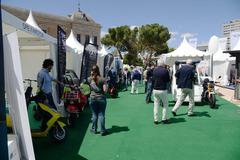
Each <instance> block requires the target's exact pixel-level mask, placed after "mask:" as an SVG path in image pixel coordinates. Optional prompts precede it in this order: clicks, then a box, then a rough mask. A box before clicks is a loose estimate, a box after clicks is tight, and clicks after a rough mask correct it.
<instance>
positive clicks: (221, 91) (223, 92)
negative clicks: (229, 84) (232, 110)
mask: <svg viewBox="0 0 240 160" xmlns="http://www.w3.org/2000/svg"><path fill="white" fill-rule="evenodd" d="M216 92H217V93H218V95H219V96H220V97H222V98H224V99H226V100H227V101H229V102H231V103H233V104H236V105H237V106H240V100H237V99H234V90H232V89H229V88H226V87H221V86H216Z"/></svg>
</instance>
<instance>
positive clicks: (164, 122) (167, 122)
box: [161, 119, 170, 124]
mask: <svg viewBox="0 0 240 160" xmlns="http://www.w3.org/2000/svg"><path fill="white" fill-rule="evenodd" d="M161 123H162V124H169V123H170V121H169V120H168V119H166V120H162V121H161Z"/></svg>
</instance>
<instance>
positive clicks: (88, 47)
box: [80, 43, 98, 82]
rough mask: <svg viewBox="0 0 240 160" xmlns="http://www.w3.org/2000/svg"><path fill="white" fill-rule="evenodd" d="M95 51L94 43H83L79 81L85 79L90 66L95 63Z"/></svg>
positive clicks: (89, 71)
mask: <svg viewBox="0 0 240 160" xmlns="http://www.w3.org/2000/svg"><path fill="white" fill-rule="evenodd" d="M97 51H98V47H97V45H94V44H92V43H87V44H85V46H84V51H83V58H82V69H81V74H80V75H81V76H80V81H81V82H82V81H84V80H87V78H88V77H89V76H90V73H91V69H92V67H93V66H94V65H96V64H97V56H98V53H97Z"/></svg>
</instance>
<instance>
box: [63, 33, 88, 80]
mask: <svg viewBox="0 0 240 160" xmlns="http://www.w3.org/2000/svg"><path fill="white" fill-rule="evenodd" d="M66 44H67V45H68V46H70V47H71V48H73V49H74V51H75V52H74V53H69V54H67V60H66V61H67V66H66V67H67V69H72V70H74V71H75V73H76V74H77V76H78V78H80V73H81V68H82V57H83V49H84V47H83V45H82V44H80V43H79V42H78V40H77V39H76V38H75V36H74V34H73V31H72V30H71V33H70V35H69V36H68V38H67V40H66Z"/></svg>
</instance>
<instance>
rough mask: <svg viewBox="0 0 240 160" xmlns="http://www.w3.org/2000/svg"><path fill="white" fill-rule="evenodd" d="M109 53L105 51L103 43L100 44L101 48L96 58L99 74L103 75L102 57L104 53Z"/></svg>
mask: <svg viewBox="0 0 240 160" xmlns="http://www.w3.org/2000/svg"><path fill="white" fill-rule="evenodd" d="M108 54H109V53H108V52H107V49H106V47H105V46H104V45H102V48H101V50H100V51H99V52H98V59H97V65H98V66H99V69H100V74H101V75H103V73H104V69H105V68H104V67H105V66H104V58H105V56H106V55H108ZM103 76H104V75H103Z"/></svg>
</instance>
